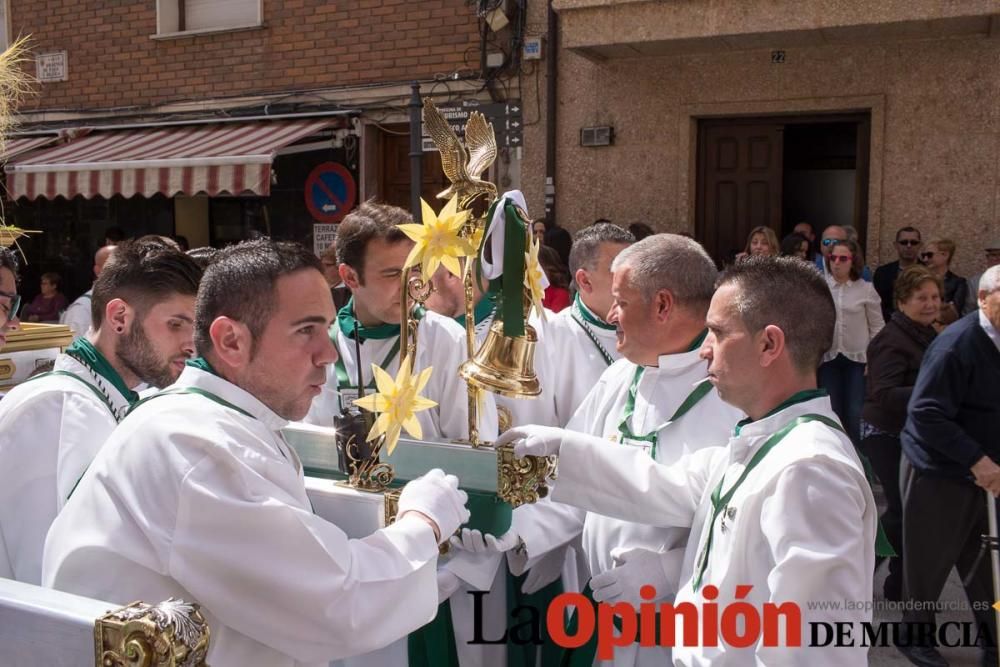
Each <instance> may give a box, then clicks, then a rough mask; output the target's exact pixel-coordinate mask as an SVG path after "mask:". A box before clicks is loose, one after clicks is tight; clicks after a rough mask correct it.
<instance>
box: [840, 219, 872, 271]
mask: <svg viewBox="0 0 1000 667" xmlns="http://www.w3.org/2000/svg"><path fill="white" fill-rule="evenodd" d="M843 227H844V232H845V233H846V234H847V240H848V241H854V242H855V243H857V244H858V247H859V248H861V277H862V278H863V279H864V280H865V281H866V282H869V283H870V282H871V281H872V271H871V269H869V268H868V265H867V264H865V263H864V262H865V250H864V247H863V246H862V245H861V237H860V236H859V235H858V230H857V229H855V228H854V225H843Z"/></svg>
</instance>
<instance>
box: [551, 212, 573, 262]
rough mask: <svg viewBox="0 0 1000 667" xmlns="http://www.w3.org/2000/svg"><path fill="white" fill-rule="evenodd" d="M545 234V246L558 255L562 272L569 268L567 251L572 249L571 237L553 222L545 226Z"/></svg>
mask: <svg viewBox="0 0 1000 667" xmlns="http://www.w3.org/2000/svg"><path fill="white" fill-rule="evenodd" d="M546 226H547V228H548V229H547V230H546V232H545V245H547V246H549V247H550V248H552V249H554V250H555V251H556V252H557V253H558V254H559V261H560V262H562V265H563V270H565V267H567V266H569V251H570V250H572V248H573V235H572V234H570V233H569V232H568V231H566V230H565V229H564V228H562V227H560V226H559V223H557V222H556V221H555V220H552V221H550V224H547V225H546Z"/></svg>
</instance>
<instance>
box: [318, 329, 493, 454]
mask: <svg viewBox="0 0 1000 667" xmlns="http://www.w3.org/2000/svg"><path fill="white" fill-rule="evenodd" d="M333 326H334V327H335V328H336V330H337V334H336V335H337V341H336V342H337V351H338V352H339V354H340V358H341V359H342V360H343V362H344V368H345V370H346V371H347V377H348V378H350V379H351V385H354V384H356V383H357V377H358V362H357V359H356V358H355V354H356V353H355V346H354V345H355V343H354V340H353V339H351V338H348V337H347V336H345V335H344V334H343V332H341V331H340V328H339V327H338V326H337V325H336V324H334V325H333ZM397 340H398V338H397V337H396V336H393V337H391V338H383V339H380V340H375V339H367V340H365V341H363V342H362V343H361V362H362V363H361V366H362V367H361V371H362V380H363V381H364V383H365V386H366V387H367V386H368V384H369V383H370V382H371V380H372V368H371V367H372V364H376V365H381V364H382V363H383V362H384V361H385V358H386V357H387V356H388V355H389V352H390V350H391V349H392V347H393V345H395V343H396V341H397ZM465 359H466V353H465V330H464V329H462V327H460V326H459V325H458V324H457V323H456V322H455V321H454V320H452V319H451V318H448V317H443V316H441V315H438V314H437V313H434V312H431V311H428V312H427V313H426V314H425V315H424V316H423V318H422V319H421V320H420V323H419V324H418V325H417V352H416V359H415V360H414V364H413V374H414V375H416V374H417V373H419V372H420V371H421V370H423V369H425V368H427V367H428V366H432V367H433V368H434V370H433V372H432V373H431V377H430V380H428V382H427V386H426V387H425V388H424V391H423V396H424V397H425V398H429V399H431V400H432V401H437V406H436V407H433V408H431V409H429V410H424V411H422V412H418V413H417V419H418V421H419V422H420V427H421V429H423V437H424V439H425V440H430V439H442V438H456V439H464V438H468V437H469V406H468V401H467V400H466V398H465V397H466V396H467V395H468V394H467V389H466V385H465V381H464V380H462V378H461V377H459V375H458V367H459V366H461V365H462V362H464V361H465ZM383 370H385V371H386V372H387V373H389V375H392V376H393V377H395V375H396V372H397V371H398V370H399V354H398V353H397V354H396V355H395V356H394V357H393V358H392V360H391V361H390V362H389V364H387V366H386V367H385V368H383ZM366 393H370V392H369V390H367V389H366ZM485 400H486V409H485V410H483V411H482V414H480V415H479V437H480V438H481V439H482V440H486V441H490V440H493V439H494V438H496V435H497V416H496V415H497V411H496V404H495V403H494V401H493V397H492V395H489V394H488V395H487V396H486V397H485ZM339 413H340V392H339V391H338V389H337V372H336V369H335V367H334V365H333V364H330V365H329V366H328V367H327V375H326V385H325V386H324V387H323V391H322V393H321V394H320V395H319V396H317V397H316V398H315V399H313V403H312V407H311V408H310V410H309V414H308V415H307V416H306V418H305V419H304V420H303V421H305V422H306V423H308V424H316V425H318V426H332V425H333V416H334V415H336V414H339Z"/></svg>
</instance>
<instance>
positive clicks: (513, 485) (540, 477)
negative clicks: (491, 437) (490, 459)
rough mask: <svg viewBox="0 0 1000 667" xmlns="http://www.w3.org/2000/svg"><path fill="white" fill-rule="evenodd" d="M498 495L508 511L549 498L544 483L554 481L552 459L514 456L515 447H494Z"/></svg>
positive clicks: (553, 459) (553, 462) (552, 457)
mask: <svg viewBox="0 0 1000 667" xmlns="http://www.w3.org/2000/svg"><path fill="white" fill-rule="evenodd" d="M496 451H497V495H498V496H499V497H500V499H501V500H503V501H504V502H507V503H510V505H511V507H519V506H520V505H525V504H527V503H533V502H536V501H538V499H539V498H544V497H545V496H547V495H548V494H549V485H548V483H547V482H546V480H547V479H549V478H550V477H551V478H554V477H555V470H556V458H555V457H554V456H545V457H543V456H526V457H524V458H523V459H519V458H517V457H516V456H514V447H513V446H512V445H504V446H502V447H497V450H496Z"/></svg>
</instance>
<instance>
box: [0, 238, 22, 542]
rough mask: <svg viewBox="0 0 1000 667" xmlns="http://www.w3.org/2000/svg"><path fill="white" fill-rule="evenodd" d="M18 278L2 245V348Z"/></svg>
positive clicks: (13, 322)
mask: <svg viewBox="0 0 1000 667" xmlns="http://www.w3.org/2000/svg"><path fill="white" fill-rule="evenodd" d="M17 278H18V275H17V257H15V255H14V252H13V251H12V250H11V249H10V248H3V247H0V349H3V346H4V345H6V344H7V332H8V331H10V330H11V329H16V328H17V327H18V324H19V322H18V320H17V311H18V308H20V306H21V295H20V294H18V293H17ZM0 539H2V535H0ZM0 546H2V545H0Z"/></svg>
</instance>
